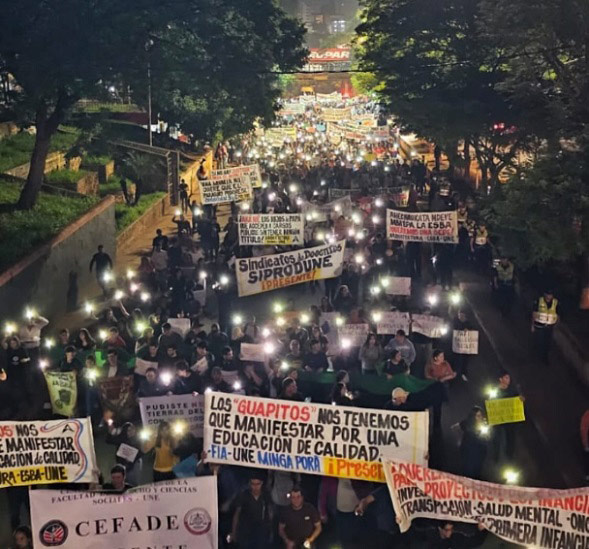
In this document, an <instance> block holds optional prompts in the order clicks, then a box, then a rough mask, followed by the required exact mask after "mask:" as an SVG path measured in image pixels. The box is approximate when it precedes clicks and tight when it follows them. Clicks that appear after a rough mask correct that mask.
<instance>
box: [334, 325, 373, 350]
mask: <svg viewBox="0 0 589 549" xmlns="http://www.w3.org/2000/svg"><path fill="white" fill-rule="evenodd" d="M337 331H338V335H339V342H340V345H341V344H342V342H343V341H344V340H347V341H349V342H350V345H351V346H352V347H362V345H364V343H366V338H367V337H368V333H369V332H370V326H369V325H368V324H344V325H343V326H340V327H339V328H338V329H337Z"/></svg>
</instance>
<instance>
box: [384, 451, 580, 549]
mask: <svg viewBox="0 0 589 549" xmlns="http://www.w3.org/2000/svg"><path fill="white" fill-rule="evenodd" d="M383 466H384V472H385V475H386V481H387V485H388V488H389V491H390V493H391V499H392V501H393V507H394V509H395V514H396V517H397V522H398V524H399V528H400V530H401V532H406V531H407V530H408V529H409V528H410V526H411V521H412V520H413V519H415V518H429V519H437V520H450V521H458V522H470V523H482V524H483V525H484V527H485V528H486V529H487V530H488V531H489V532H491V533H492V534H494V535H496V536H498V537H500V538H502V539H504V540H506V541H509V542H511V543H517V544H521V545H526V546H532V547H538V548H545V549H554V548H568V547H570V548H580V547H583V548H585V547H589V526H588V525H589V488H576V489H572V490H551V489H546V488H524V487H520V486H513V485H504V484H493V483H491V482H484V481H480V480H474V479H471V478H466V477H460V476H457V475H452V474H450V473H444V472H441V471H436V470H434V469H429V468H427V467H422V466H421V465H417V464H414V463H407V462H403V461H398V460H396V459H393V458H392V457H391V456H390V455H385V456H383Z"/></svg>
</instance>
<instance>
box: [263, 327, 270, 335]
mask: <svg viewBox="0 0 589 549" xmlns="http://www.w3.org/2000/svg"><path fill="white" fill-rule="evenodd" d="M269 335H270V328H262V337H268V336H269Z"/></svg>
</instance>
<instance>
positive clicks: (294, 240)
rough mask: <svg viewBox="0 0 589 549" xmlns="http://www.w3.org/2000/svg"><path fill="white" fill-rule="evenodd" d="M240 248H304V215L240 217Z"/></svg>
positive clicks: (254, 215)
mask: <svg viewBox="0 0 589 549" xmlns="http://www.w3.org/2000/svg"><path fill="white" fill-rule="evenodd" d="M238 228H239V244H240V246H302V245H303V244H304V243H305V218H304V216H303V214H300V213H294V214H244V215H240V216H239V225H238Z"/></svg>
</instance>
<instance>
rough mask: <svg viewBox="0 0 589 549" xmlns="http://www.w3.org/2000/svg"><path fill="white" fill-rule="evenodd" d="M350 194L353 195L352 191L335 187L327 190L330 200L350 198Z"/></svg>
mask: <svg viewBox="0 0 589 549" xmlns="http://www.w3.org/2000/svg"><path fill="white" fill-rule="evenodd" d="M350 194H352V189H336V188H334V187H330V188H329V189H327V196H329V200H337V199H338V198H343V197H345V196H349V195H350Z"/></svg>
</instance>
